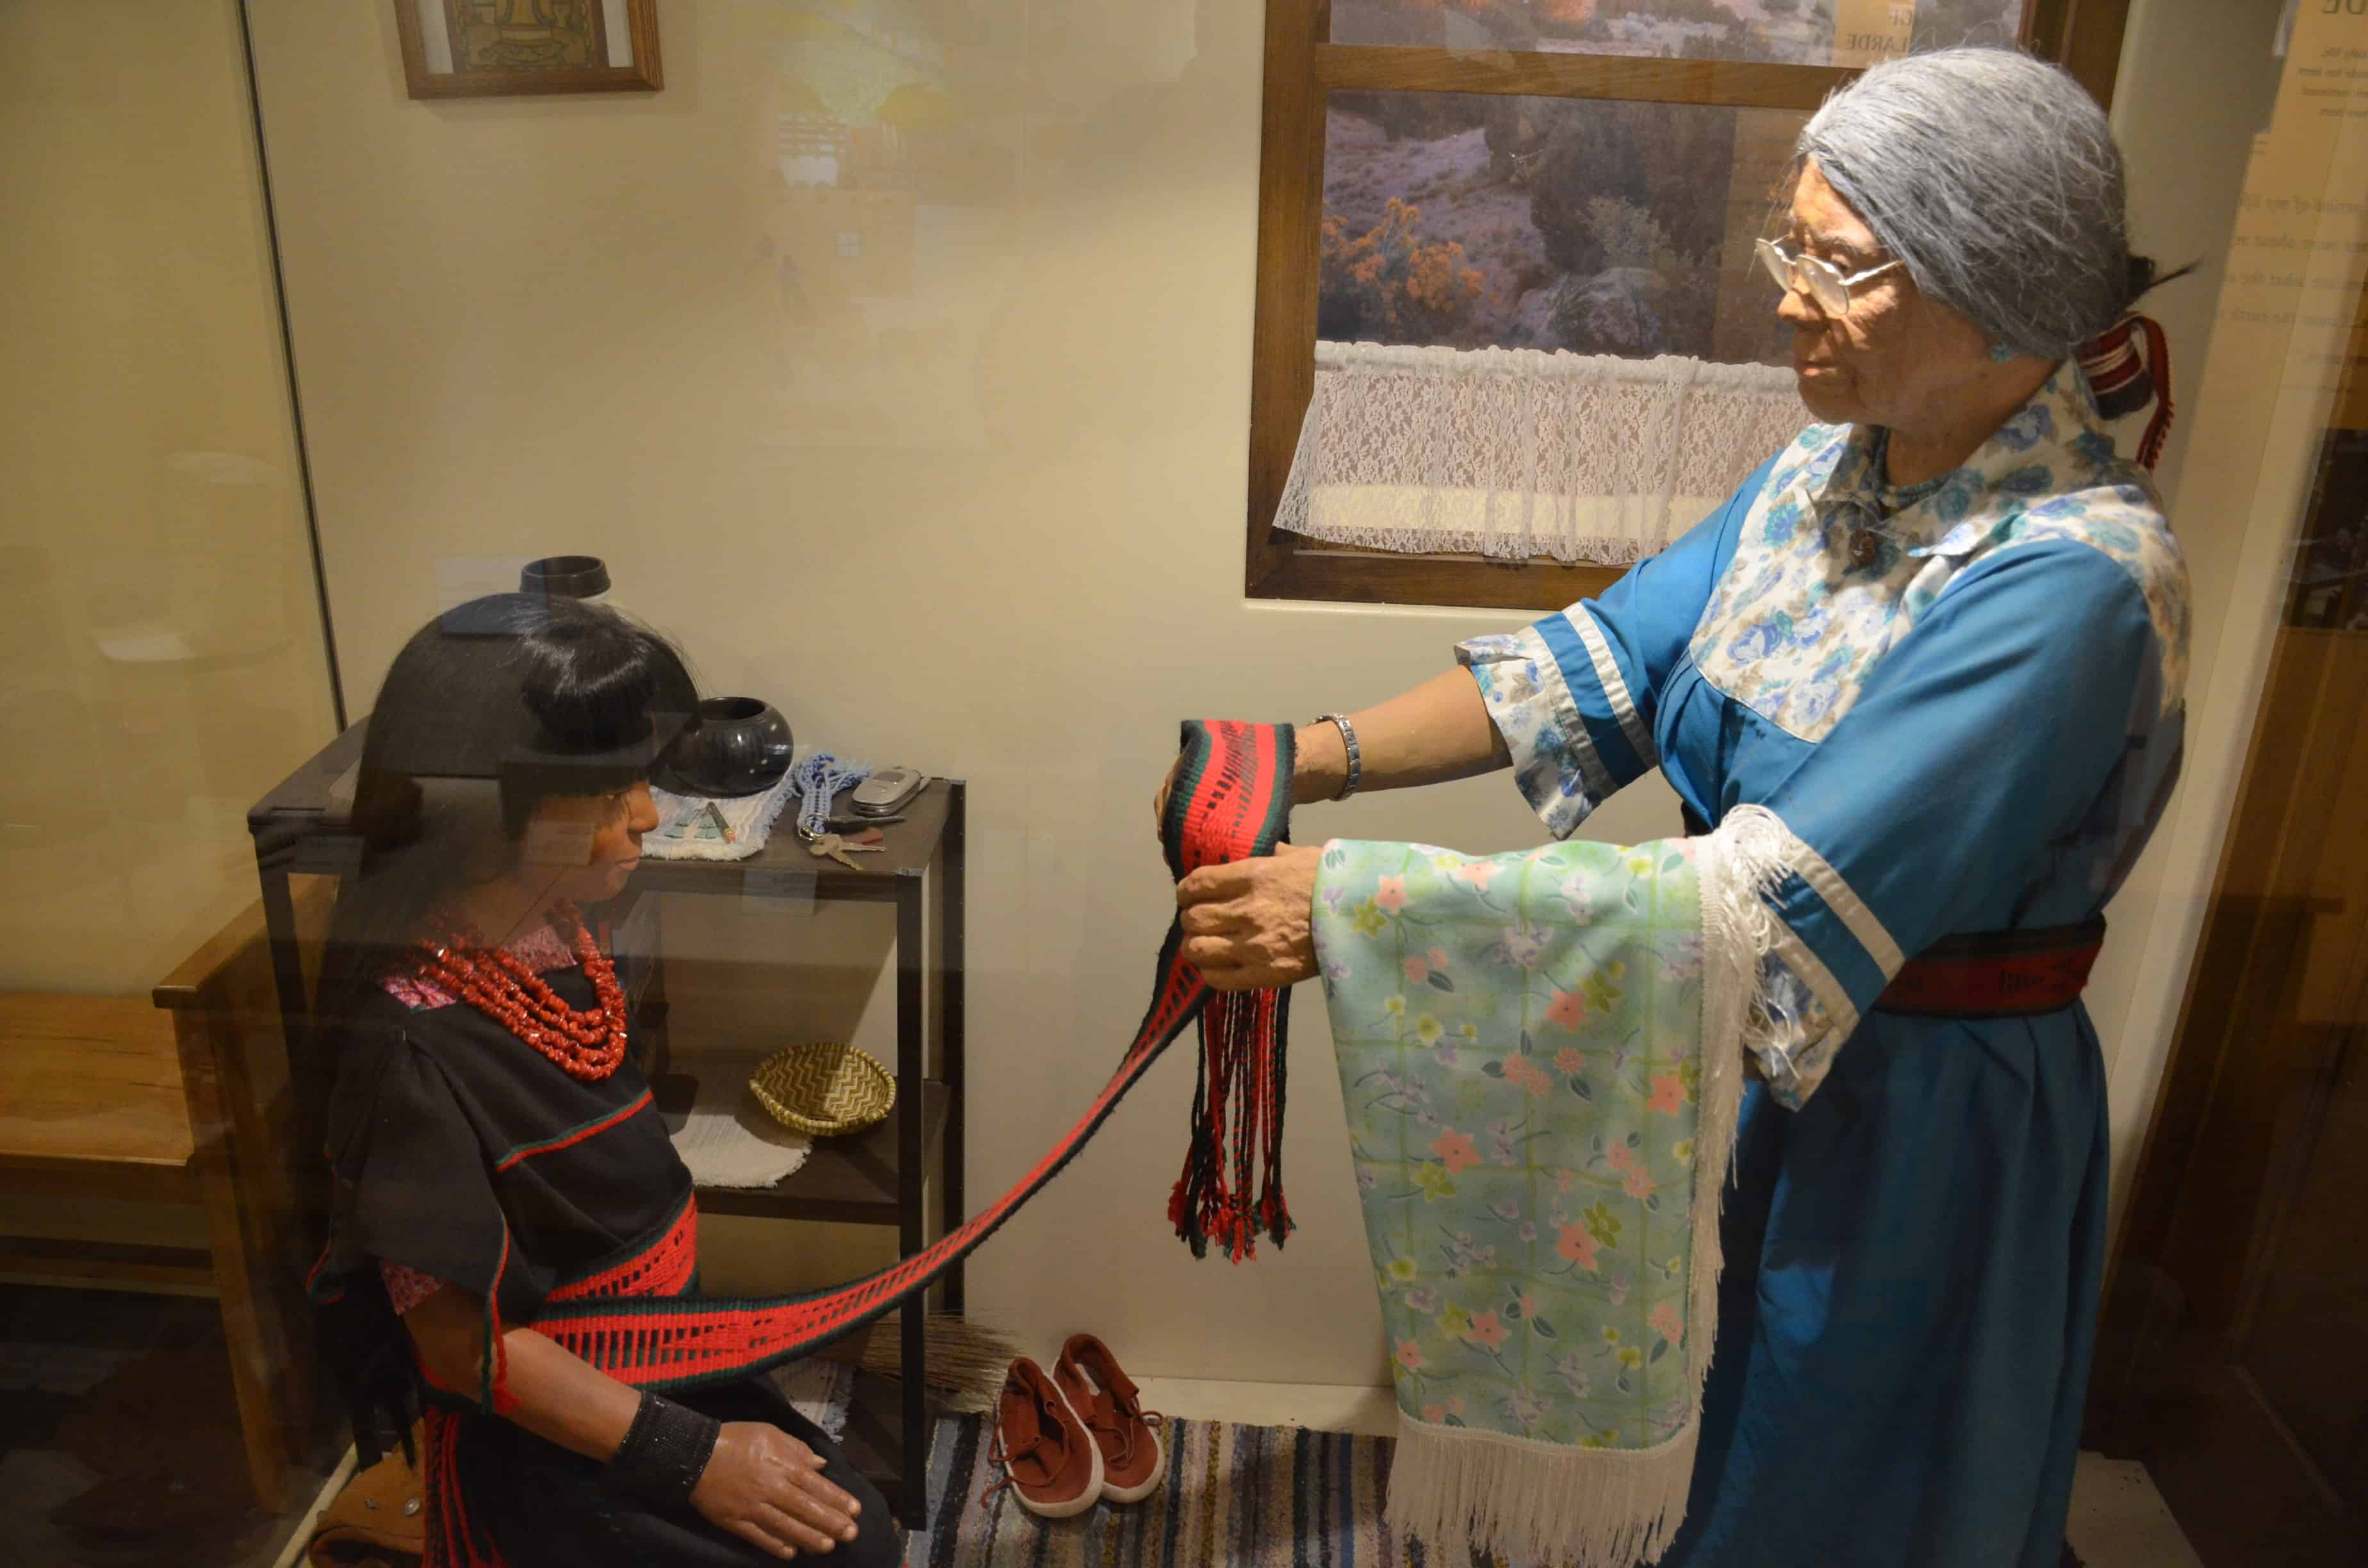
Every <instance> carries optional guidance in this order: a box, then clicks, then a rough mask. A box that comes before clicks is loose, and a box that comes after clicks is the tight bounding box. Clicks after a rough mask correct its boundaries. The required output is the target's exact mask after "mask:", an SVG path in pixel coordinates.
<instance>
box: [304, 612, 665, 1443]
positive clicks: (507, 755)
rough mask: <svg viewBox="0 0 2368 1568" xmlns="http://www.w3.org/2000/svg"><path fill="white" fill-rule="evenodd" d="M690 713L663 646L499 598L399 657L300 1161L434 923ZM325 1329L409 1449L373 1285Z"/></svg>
mask: <svg viewBox="0 0 2368 1568" xmlns="http://www.w3.org/2000/svg"><path fill="white" fill-rule="evenodd" d="M698 703H699V694H698V689H697V687H696V685H695V684H694V682H693V681H692V678H691V674H690V670H689V666H688V665H686V664H685V662H684V660H683V657H682V654H681V653H679V652H678V651H677V649H676V648H675V647H674V646H673V644H671V643H670V642H667V641H666V639H665V638H664V637H662V636H660V635H659V634H658V633H657V632H655V631H651V630H650V629H649V628H647V627H645V626H643V625H641V624H639V623H638V622H635V621H633V620H632V619H629V618H627V617H625V616H623V615H621V614H620V613H618V612H617V611H615V610H611V609H608V608H602V607H599V606H595V605H588V604H586V603H584V602H583V601H581V600H578V599H570V598H546V597H541V596H536V595H526V594H496V595H492V596H490V597H485V598H480V599H475V600H472V601H471V602H469V603H468V604H465V605H461V606H460V607H458V608H455V609H453V610H450V611H448V612H447V613H446V614H444V615H441V616H438V618H437V619H434V620H432V621H430V622H428V623H427V625H426V626H424V627H421V628H420V629H419V631H417V632H416V633H414V634H413V636H412V638H411V640H410V641H409V642H405V643H404V646H403V649H402V651H401V652H400V653H397V654H395V656H394V662H393V665H390V666H389V667H388V669H387V673H386V678H385V680H384V681H383V682H382V683H381V685H380V687H379V694H378V702H377V705H376V707H375V708H374V709H373V710H372V711H371V713H370V729H369V732H368V734H367V736H366V738H365V739H364V741H363V743H362V756H361V762H360V766H359V768H358V769H357V770H356V775H355V785H354V801H353V809H352V813H351V822H350V845H351V847H352V850H353V851H354V852H353V853H352V854H351V855H349V856H348V858H347V867H346V869H345V872H344V875H343V878H342V881H340V883H339V885H338V889H337V900H336V910H335V912H334V913H333V914H332V915H331V917H330V923H329V934H328V940H327V944H326V948H325V950H324V954H323V957H322V963H321V971H320V983H319V985H318V987H317V989H316V991H315V993H314V997H313V1009H312V1015H311V1017H310V1019H309V1027H308V1028H306V1029H305V1031H304V1044H303V1048H302V1051H301V1054H300V1059H299V1060H298V1061H296V1062H291V1067H292V1068H293V1069H294V1071H293V1076H294V1079H295V1083H296V1089H297V1095H296V1099H297V1113H298V1123H299V1130H300V1136H302V1139H303V1140H304V1142H303V1143H302V1147H304V1148H306V1149H308V1150H323V1151H324V1152H326V1153H330V1154H331V1155H332V1156H334V1154H335V1151H326V1150H325V1142H326V1137H327V1134H328V1121H329V1104H330V1100H331V1097H332V1095H333V1094H334V1093H335V1092H336V1076H337V1066H338V1062H339V1061H340V1059H341V1058H342V1057H343V1056H344V1055H345V1054H346V1052H347V1051H349V1050H350V1049H351V1048H352V1047H353V1046H354V1045H355V1044H356V1043H357V1042H358V1040H359V1031H361V1030H362V1029H363V1028H366V1027H367V1026H366V1025H365V1024H364V1023H363V1021H362V1020H364V1019H365V1018H366V1017H368V1012H367V1010H366V1005H367V1004H368V1003H369V1001H370V996H371V994H372V993H373V992H374V991H375V990H376V989H377V987H378V986H379V983H380V982H381V980H382V979H383V978H384V977H385V975H386V974H387V972H388V971H390V969H392V968H393V967H394V966H396V965H398V964H400V963H402V962H404V960H405V955H406V954H407V953H408V952H409V950H410V949H411V947H412V945H413V944H414V943H416V941H417V940H418V939H419V937H421V936H422V935H423V934H424V932H425V929H426V926H427V924H428V922H429V921H430V920H431V919H432V918H433V916H434V915H435V914H436V912H437V911H438V909H439V908H441V907H443V906H444V905H446V904H448V903H450V902H451V901H452V900H453V899H454V898H455V897H456V896H457V895H458V894H459V893H460V892H461V891H462V890H463V889H465V888H466V887H468V886H469V885H471V884H472V883H473V882H477V881H484V880H485V879H487V878H489V877H491V876H494V875H497V874H499V872H501V871H502V870H504V869H507V867H508V866H509V865H510V864H511V863H512V861H513V859H514V858H515V856H516V853H517V845H518V840H519V838H520V835H522V834H523V833H524V831H525V827H526V824H527V820H528V818H529V816H530V815H531V814H532V812H533V810H534V807H535V806H536V804H537V803H538V802H540V801H542V800H546V799H549V798H551V797H553V796H559V795H598V794H605V793H609V792H610V791H613V790H620V789H623V788H625V787H627V786H630V785H632V784H633V783H636V782H640V781H642V780H644V779H646V778H648V777H649V775H650V771H651V768H652V767H653V766H654V764H655V759H656V757H657V756H658V754H659V752H660V751H661V750H662V749H663V746H664V744H665V743H666V741H668V740H669V739H671V738H672V737H673V735H674V734H675V733H677V731H678V729H679V728H680V727H681V726H682V725H684V724H686V723H692V722H696V713H697V710H698ZM324 1175H325V1173H324ZM330 1192H331V1188H330V1187H329V1185H328V1184H327V1183H326V1182H325V1181H324V1183H323V1185H322V1187H320V1188H319V1189H318V1191H317V1193H316V1195H315V1197H314V1200H313V1203H312V1205H311V1207H312V1208H313V1210H314V1219H315V1221H317V1222H318V1223H320V1224H321V1225H322V1227H323V1228H324V1229H325V1224H326V1221H327V1218H328V1209H329V1204H330V1202H331V1201H332V1199H331V1198H330ZM320 1327H321V1330H322V1340H323V1345H322V1348H323V1351H324V1358H325V1359H326V1360H328V1361H329V1362H330V1364H331V1366H332V1368H333V1369H334V1370H335V1372H336V1375H337V1378H338V1381H339V1382H340V1383H341V1385H343V1387H344V1389H345V1392H346V1394H347V1402H348V1404H349V1407H350V1408H351V1410H352V1411H353V1414H354V1418H355V1420H356V1421H357V1422H358V1423H359V1422H361V1421H364V1420H366V1419H367V1420H371V1421H373V1422H374V1423H375V1422H377V1421H378V1420H379V1419H381V1417H383V1418H386V1419H388V1420H390V1421H391V1425H392V1434H391V1435H394V1436H400V1437H404V1438H405V1443H406V1447H407V1446H408V1444H407V1434H408V1431H409V1426H410V1422H409V1419H408V1415H407V1414H406V1413H407V1412H408V1410H409V1409H410V1407H411V1401H412V1399H413V1390H412V1387H411V1369H410V1358H409V1356H408V1354H407V1352H406V1351H405V1350H404V1336H403V1335H402V1332H401V1329H400V1326H399V1325H398V1324H396V1323H395V1320H394V1316H393V1308H392V1305H391V1303H389V1302H388V1301H387V1299H386V1294H385V1290H384V1289H383V1287H382V1286H381V1283H380V1282H379V1280H378V1279H377V1278H375V1277H373V1278H366V1279H353V1280H349V1281H347V1290H346V1292H345V1296H344V1299H343V1300H342V1301H338V1302H336V1304H335V1305H334V1306H331V1307H329V1308H325V1309H324V1311H323V1312H321V1313H320Z"/></svg>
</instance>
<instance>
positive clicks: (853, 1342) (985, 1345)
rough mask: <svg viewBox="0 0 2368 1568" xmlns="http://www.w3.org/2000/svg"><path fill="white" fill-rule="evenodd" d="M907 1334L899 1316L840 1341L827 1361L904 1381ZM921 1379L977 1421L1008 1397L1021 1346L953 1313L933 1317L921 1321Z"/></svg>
mask: <svg viewBox="0 0 2368 1568" xmlns="http://www.w3.org/2000/svg"><path fill="white" fill-rule="evenodd" d="M904 1339H905V1336H904V1332H903V1323H902V1319H901V1314H900V1313H892V1314H890V1315H889V1316H887V1317H885V1318H882V1320H881V1321H880V1322H879V1323H877V1324H873V1325H872V1326H871V1330H870V1331H869V1332H867V1333H865V1334H864V1335H862V1336H861V1337H860V1339H857V1338H855V1337H853V1336H850V1337H849V1338H848V1339H846V1340H842V1341H840V1342H839V1343H838V1344H837V1345H835V1346H831V1347H830V1348H829V1349H827V1350H825V1351H824V1352H822V1354H823V1356H824V1357H825V1358H828V1359H830V1360H834V1361H848V1362H852V1363H854V1364H855V1365H856V1366H857V1367H858V1368H860V1369H862V1370H864V1371H867V1372H871V1373H875V1374H877V1375H878V1376H880V1377H883V1378H901V1377H903V1376H904V1375H905V1353H904ZM921 1354H922V1358H923V1372H922V1376H923V1377H924V1378H925V1379H926V1380H927V1381H928V1385H929V1387H930V1388H932V1389H934V1390H936V1391H937V1392H938V1394H939V1399H940V1401H941V1402H942V1403H943V1404H944V1405H945V1407H946V1408H947V1409H949V1410H953V1411H959V1412H961V1413H962V1414H964V1415H975V1414H979V1413H983V1412H985V1411H989V1410H993V1409H994V1408H995V1401H996V1395H997V1394H999V1393H1001V1392H1003V1377H1004V1374H1005V1373H1006V1372H1007V1371H1008V1370H1009V1369H1010V1368H1011V1363H1012V1362H1013V1361H1014V1360H1016V1359H1018V1358H1019V1341H1018V1340H1016V1339H1013V1338H1012V1337H1011V1336H1010V1335H1008V1334H1005V1333H1003V1332H1002V1331H1001V1330H999V1329H995V1328H990V1327H988V1326H986V1325H985V1324H980V1323H977V1322H974V1321H973V1320H972V1319H969V1318H965V1317H961V1316H958V1315H956V1314H954V1313H952V1312H931V1313H929V1314H928V1316H927V1317H925V1318H923V1319H922V1320H921Z"/></svg>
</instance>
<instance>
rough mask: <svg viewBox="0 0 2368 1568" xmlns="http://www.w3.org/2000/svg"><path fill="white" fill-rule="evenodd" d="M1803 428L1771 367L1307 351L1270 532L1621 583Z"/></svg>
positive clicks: (1532, 352) (1459, 352)
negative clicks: (1528, 565) (1307, 392)
mask: <svg viewBox="0 0 2368 1568" xmlns="http://www.w3.org/2000/svg"><path fill="white" fill-rule="evenodd" d="M1808 423H1809V413H1808V410H1807V409H1805V408H1804V407H1803V406H1802V405H1801V400H1800V396H1799V394H1798V393H1797V392H1795V391H1794V390H1793V373H1792V372H1791V371H1790V370H1785V369H1776V368H1774V367H1771V366H1767V365H1715V364H1711V363H1708V362H1706V361H1704V360H1701V359H1691V358H1682V357H1679V356H1677V355H1663V356H1661V357H1660V358H1655V359H1622V358H1614V357H1612V356H1609V355H1578V354H1570V353H1565V352H1561V351H1556V352H1554V353H1546V352H1543V351H1541V350H1538V349H1534V348H1478V349H1457V348H1418V347H1391V346H1385V345H1382V344H1374V343H1319V344H1317V345H1316V346H1315V396H1314V398H1313V399H1312V400H1311V401H1310V402H1309V403H1308V405H1307V417H1306V421H1305V423H1304V424H1303V425H1302V426H1300V431H1299V449H1298V452H1297V455H1296V456H1294V457H1293V458H1292V464H1291V477H1290V479H1289V480H1288V482H1287V483H1285V484H1284V486H1283V492H1282V504H1281V507H1280V508H1279V509H1278V510H1277V512H1276V515H1275V526H1276V527H1277V528H1287V529H1289V530H1290V531H1291V532H1292V533H1296V534H1304V535H1306V536H1307V537H1309V538H1311V539H1319V540H1331V541H1333V542H1335V543H1340V544H1357V545H1364V546H1368V547H1371V548H1375V549H1381V550H1392V551H1405V552H1406V553H1409V554H1434V555H1435V554H1477V555H1486V556H1493V557H1497V558H1499V559H1510V560H1528V559H1531V558H1532V557H1535V556H1541V555H1543V556H1551V557H1553V558H1554V560H1556V561H1562V562H1591V563H1596V564H1601V565H1608V566H1624V565H1627V564H1629V563H1630V562H1635V561H1639V560H1642V559H1643V558H1644V557H1645V556H1647V555H1650V554H1652V553H1653V552H1654V551H1657V550H1659V549H1660V548H1661V546H1663V545H1664V544H1666V543H1668V541H1669V540H1671V539H1674V538H1675V537H1677V535H1679V534H1680V533H1682V532H1684V531H1685V530H1686V529H1687V528H1691V527H1692V526H1693V525H1694V524H1695V523H1697V522H1699V521H1701V519H1702V517H1703V516H1704V515H1705V514H1707V513H1708V512H1709V511H1710V510H1711V508H1713V506H1718V505H1719V504H1720V503H1721V502H1723V501H1725V499H1726V497H1727V496H1728V495H1729V494H1732V493H1733V491H1734V489H1735V487H1736V484H1738V483H1741V482H1742V480H1743V478H1744V476H1745V475H1747V474H1748V473H1749V472H1751V471H1752V470H1753V469H1754V468H1756V467H1758V466H1759V463H1760V462H1761V460H1764V459H1766V458H1767V457H1768V456H1769V455H1770V454H1771V453H1773V452H1774V451H1776V450H1777V449H1779V448H1781V447H1782V446H1783V445H1784V444H1785V443H1786V442H1788V441H1790V440H1791V439H1792V438H1793V437H1794V436H1797V435H1799V434H1800V432H1801V430H1802V428H1803V426H1806V425H1807V424H1808Z"/></svg>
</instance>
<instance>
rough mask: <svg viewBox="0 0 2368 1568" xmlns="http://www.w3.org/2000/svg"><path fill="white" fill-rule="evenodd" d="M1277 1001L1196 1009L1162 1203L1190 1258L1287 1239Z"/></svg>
mask: <svg viewBox="0 0 2368 1568" xmlns="http://www.w3.org/2000/svg"><path fill="white" fill-rule="evenodd" d="M1286 1000H1287V999H1286V998H1285V997H1284V996H1283V995H1282V994H1281V993H1280V992H1275V991H1243V992H1235V993H1233V994H1227V995H1221V996H1212V997H1211V998H1210V999H1209V1004H1208V1006H1206V1007H1204V1008H1203V1009H1202V1010H1201V1076H1200V1083H1199V1085H1198V1086H1197V1087H1196V1088H1195V1090H1194V1091H1193V1096H1192V1146H1191V1150H1190V1153H1188V1154H1187V1155H1186V1156H1185V1160H1184V1174H1183V1175H1182V1176H1178V1178H1177V1181H1176V1186H1175V1188H1174V1189H1173V1190H1172V1191H1171V1192H1170V1193H1169V1194H1168V1199H1167V1218H1168V1221H1169V1223H1171V1224H1172V1225H1174V1226H1175V1227H1176V1233H1177V1234H1178V1236H1180V1237H1182V1238H1183V1239H1184V1241H1185V1243H1186V1244H1189V1245H1190V1247H1191V1249H1192V1256H1195V1257H1202V1256H1207V1254H1208V1249H1209V1244H1211V1243H1212V1242H1213V1243H1215V1244H1216V1245H1217V1246H1218V1247H1219V1248H1220V1249H1222V1250H1223V1251H1224V1254H1225V1255H1226V1256H1228V1257H1230V1258H1232V1259H1233V1260H1234V1261H1235V1263H1241V1262H1245V1261H1247V1260H1248V1259H1250V1258H1254V1257H1256V1256H1258V1237H1259V1236H1261V1235H1264V1236H1266V1237H1267V1238H1268V1239H1269V1240H1270V1241H1272V1242H1273V1243H1274V1244H1275V1245H1277V1246H1281V1244H1283V1242H1284V1241H1285V1240H1286V1239H1287V1238H1288V1237H1289V1236H1290V1234H1291V1232H1292V1219H1291V1208H1290V1204H1289V1203H1288V1201H1287V1200H1286V1199H1284V1197H1283V1191H1282V1110H1283V1089H1284V1075H1285V1069H1286V1065H1287V1062H1288V1060H1289V1056H1290V1050H1289V1046H1290V1041H1289V1038H1288V1037H1289V1028H1288V1023H1289V1019H1290V1009H1289V1007H1288V1006H1286V1005H1285V1004H1286ZM1228 1133H1230V1135H1231V1137H1230V1142H1231V1148H1230V1149H1228V1147H1227V1143H1228Z"/></svg>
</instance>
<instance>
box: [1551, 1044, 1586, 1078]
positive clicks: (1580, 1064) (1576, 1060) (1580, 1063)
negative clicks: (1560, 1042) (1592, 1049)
mask: <svg viewBox="0 0 2368 1568" xmlns="http://www.w3.org/2000/svg"><path fill="white" fill-rule="evenodd" d="M1554 1065H1555V1066H1556V1067H1559V1068H1561V1069H1562V1070H1563V1071H1564V1072H1565V1073H1567V1074H1570V1075H1571V1076H1572V1077H1574V1078H1576V1077H1577V1076H1578V1075H1579V1074H1581V1073H1584V1072H1586V1071H1587V1058H1586V1057H1584V1056H1582V1055H1580V1054H1579V1053H1578V1052H1577V1051H1573V1050H1572V1049H1571V1048H1570V1047H1569V1046H1566V1045H1565V1046H1564V1047H1563V1048H1562V1049H1561V1050H1560V1051H1555V1052H1554Z"/></svg>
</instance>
